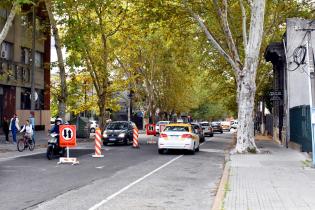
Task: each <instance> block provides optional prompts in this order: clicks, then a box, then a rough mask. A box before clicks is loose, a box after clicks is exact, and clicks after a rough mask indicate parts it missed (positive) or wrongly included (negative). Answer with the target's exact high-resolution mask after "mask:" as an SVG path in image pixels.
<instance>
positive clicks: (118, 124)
mask: <svg viewBox="0 0 315 210" xmlns="http://www.w3.org/2000/svg"><path fill="white" fill-rule="evenodd" d="M135 127H136V125H135V124H134V123H133V122H131V121H113V122H110V123H109V124H108V125H107V126H106V128H105V129H104V132H103V144H104V146H105V145H107V144H109V143H113V144H117V143H119V144H125V145H128V144H132V141H133V128H135Z"/></svg>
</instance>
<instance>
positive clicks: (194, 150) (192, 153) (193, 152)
mask: <svg viewBox="0 0 315 210" xmlns="http://www.w3.org/2000/svg"><path fill="white" fill-rule="evenodd" d="M195 152H196V149H195V144H194V148H193V150H191V151H190V154H191V155H194V154H195Z"/></svg>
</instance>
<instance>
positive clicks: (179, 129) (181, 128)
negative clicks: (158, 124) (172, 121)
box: [164, 126, 189, 132]
mask: <svg viewBox="0 0 315 210" xmlns="http://www.w3.org/2000/svg"><path fill="white" fill-rule="evenodd" d="M165 131H175V132H189V128H188V127H187V126H167V127H166V128H165V129H164V132H165Z"/></svg>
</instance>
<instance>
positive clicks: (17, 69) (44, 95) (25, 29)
mask: <svg viewBox="0 0 315 210" xmlns="http://www.w3.org/2000/svg"><path fill="white" fill-rule="evenodd" d="M35 11H36V32H35V40H36V42H35V46H36V47H35V72H34V78H32V77H31V69H32V59H31V58H32V38H33V30H32V8H31V7H25V8H24V7H23V8H22V12H21V13H20V14H18V15H16V16H15V18H14V21H13V24H12V26H11V27H10V30H9V33H8V34H7V36H6V38H5V40H4V42H3V43H2V44H1V46H0V127H1V125H2V121H3V117H4V116H6V117H8V118H11V117H12V116H13V114H14V113H16V114H18V117H19V119H20V122H21V124H23V123H24V122H25V120H26V119H28V118H29V116H30V113H31V110H30V109H31V83H32V80H33V79H34V81H35V82H34V83H35V92H36V93H35V100H36V102H35V110H33V112H34V114H35V125H36V129H48V128H49V125H50V48H51V47H50V26H49V19H48V16H47V14H46V13H45V9H44V7H43V5H40V6H39V7H36V10H35ZM9 13H10V11H8V10H5V9H3V8H0V31H1V30H2V28H3V26H4V24H5V22H6V19H7V17H8V15H9ZM0 130H1V129H0Z"/></svg>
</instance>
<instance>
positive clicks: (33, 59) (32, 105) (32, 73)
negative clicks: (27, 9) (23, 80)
mask: <svg viewBox="0 0 315 210" xmlns="http://www.w3.org/2000/svg"><path fill="white" fill-rule="evenodd" d="M35 36H36V17H35V5H33V36H32V69H31V110H32V111H34V110H35V51H36V46H35V40H36V37H35Z"/></svg>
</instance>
